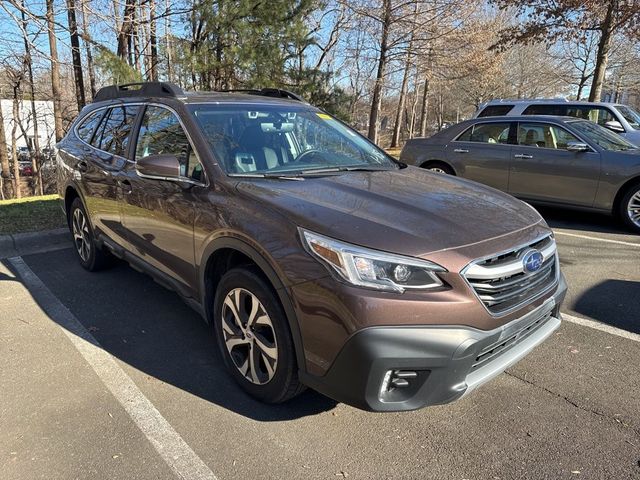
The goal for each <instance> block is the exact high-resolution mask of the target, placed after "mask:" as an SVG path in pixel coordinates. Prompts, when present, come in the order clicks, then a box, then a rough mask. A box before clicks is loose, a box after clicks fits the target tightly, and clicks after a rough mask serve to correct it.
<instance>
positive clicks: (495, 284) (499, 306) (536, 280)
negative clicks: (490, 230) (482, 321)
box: [465, 236, 558, 314]
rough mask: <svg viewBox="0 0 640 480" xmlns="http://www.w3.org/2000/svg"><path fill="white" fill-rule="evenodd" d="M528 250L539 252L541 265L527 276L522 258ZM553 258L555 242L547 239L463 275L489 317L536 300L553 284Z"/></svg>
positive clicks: (474, 265) (483, 264)
mask: <svg viewBox="0 0 640 480" xmlns="http://www.w3.org/2000/svg"><path fill="white" fill-rule="evenodd" d="M532 248H534V249H537V250H539V251H541V252H543V254H544V261H543V264H542V267H541V268H540V269H539V270H537V271H536V272H533V273H528V272H525V271H524V269H523V268H522V257H523V255H524V253H525V252H526V251H528V250H530V249H532ZM556 255H557V253H556V248H555V242H554V240H553V238H552V237H551V236H548V237H545V238H543V239H542V240H539V241H536V242H534V243H531V244H529V245H525V246H523V247H521V248H518V249H516V250H513V251H510V252H507V253H503V254H500V255H496V256H495V257H491V258H488V259H485V260H482V261H479V262H475V263H474V264H472V267H470V268H468V269H467V271H466V272H465V278H466V279H467V281H468V282H469V285H471V287H472V288H473V289H474V290H475V292H476V294H477V295H478V297H479V298H480V300H482V302H483V303H484V304H485V306H486V307H487V309H488V310H489V311H490V312H491V313H493V314H500V313H503V312H505V311H507V310H510V309H512V308H515V307H517V306H519V305H521V304H523V303H526V302H527V301H528V300H530V299H532V298H534V297H537V296H538V295H539V294H541V293H542V292H544V291H546V290H548V289H549V288H550V287H551V286H552V285H554V284H555V283H556V281H557V268H558V267H557V262H556ZM493 272H495V275H493Z"/></svg>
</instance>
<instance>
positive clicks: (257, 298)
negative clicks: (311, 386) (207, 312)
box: [213, 268, 304, 403]
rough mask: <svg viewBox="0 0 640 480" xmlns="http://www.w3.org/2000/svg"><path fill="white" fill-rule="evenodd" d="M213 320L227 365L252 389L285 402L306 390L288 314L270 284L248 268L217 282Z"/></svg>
mask: <svg viewBox="0 0 640 480" xmlns="http://www.w3.org/2000/svg"><path fill="white" fill-rule="evenodd" d="M213 308H214V310H213V312H214V314H213V323H214V328H215V332H216V339H217V343H218V347H219V349H220V353H221V355H222V358H223V359H224V363H225V366H226V368H227V370H228V371H229V373H230V374H231V376H232V377H233V378H234V380H235V381H236V382H237V383H238V385H240V387H241V388H242V389H243V390H244V391H245V392H247V393H248V394H249V395H251V396H253V397H255V398H256V399H258V400H260V401H262V402H266V403H282V402H285V401H287V400H289V399H291V398H293V397H295V396H296V395H298V394H299V393H300V392H302V391H303V390H304V386H303V385H302V384H301V383H300V381H299V379H298V366H297V362H296V355H295V350H294V346H293V340H292V338H291V332H290V330H289V324H288V321H287V317H286V315H285V313H284V310H283V309H282V306H281V305H280V301H279V300H278V298H277V296H276V294H275V293H274V291H273V289H272V288H271V286H270V285H269V284H268V283H267V282H266V281H265V280H263V279H262V277H261V276H259V275H258V274H256V272H254V271H252V270H251V269H248V268H234V269H232V270H229V271H228V272H227V273H225V274H224V275H223V277H222V279H221V280H220V282H219V283H218V288H217V290H216V295H215V300H214V307H213Z"/></svg>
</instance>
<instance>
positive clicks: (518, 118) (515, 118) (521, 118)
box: [467, 115, 585, 123]
mask: <svg viewBox="0 0 640 480" xmlns="http://www.w3.org/2000/svg"><path fill="white" fill-rule="evenodd" d="M483 120H489V121H493V120H497V121H500V120H504V121H506V122H548V121H556V122H561V123H565V122H574V121H578V120H585V119H584V118H578V117H571V116H560V115H496V116H493V117H492V116H488V117H477V118H471V119H469V120H467V122H470V121H474V122H481V121H483Z"/></svg>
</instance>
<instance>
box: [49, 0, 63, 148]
mask: <svg viewBox="0 0 640 480" xmlns="http://www.w3.org/2000/svg"><path fill="white" fill-rule="evenodd" d="M53 1H54V0H47V33H48V35H49V50H50V55H51V94H52V95H53V120H54V124H55V131H56V142H59V141H60V140H62V137H64V129H63V127H62V100H61V97H62V93H61V89H60V64H59V63H58V46H57V39H56V31H55V23H54V21H55V20H54V13H53Z"/></svg>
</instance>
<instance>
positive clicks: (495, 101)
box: [482, 98, 617, 107]
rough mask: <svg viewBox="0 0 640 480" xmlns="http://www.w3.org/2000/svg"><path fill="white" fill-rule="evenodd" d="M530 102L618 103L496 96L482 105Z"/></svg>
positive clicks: (566, 103) (570, 103) (567, 103)
mask: <svg viewBox="0 0 640 480" xmlns="http://www.w3.org/2000/svg"><path fill="white" fill-rule="evenodd" d="M523 103H524V104H530V103H534V104H535V103H545V104H558V105H586V106H590V105H591V106H593V105H617V103H615V102H588V101H586V100H567V99H566V98H528V99H527V98H494V99H493V100H489V101H488V102H486V103H484V104H483V105H482V106H483V107H486V106H488V105H501V104H523Z"/></svg>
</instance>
